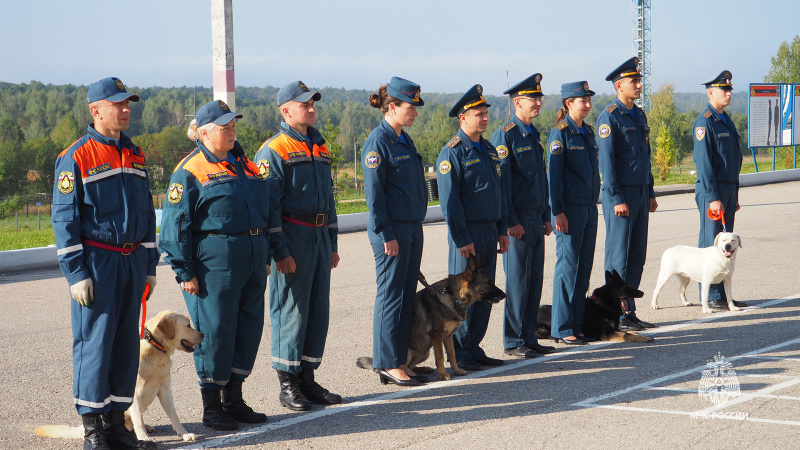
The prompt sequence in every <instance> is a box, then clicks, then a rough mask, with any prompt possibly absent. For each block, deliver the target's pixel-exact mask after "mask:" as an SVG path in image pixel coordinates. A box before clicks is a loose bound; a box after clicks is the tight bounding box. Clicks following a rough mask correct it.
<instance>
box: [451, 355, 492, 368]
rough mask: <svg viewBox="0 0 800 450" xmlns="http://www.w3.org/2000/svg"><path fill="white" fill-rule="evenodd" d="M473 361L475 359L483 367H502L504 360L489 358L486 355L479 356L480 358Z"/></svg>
mask: <svg viewBox="0 0 800 450" xmlns="http://www.w3.org/2000/svg"><path fill="white" fill-rule="evenodd" d="M472 359H474V360H475V362H476V363H478V364H480V365H482V366H502V365H503V360H502V359H496V358H489V357H488V356H486V355H483V356H479V357H474V358H472ZM459 367H460V366H459Z"/></svg>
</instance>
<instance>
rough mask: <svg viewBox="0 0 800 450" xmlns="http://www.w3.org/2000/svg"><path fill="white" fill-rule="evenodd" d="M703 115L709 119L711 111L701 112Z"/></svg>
mask: <svg viewBox="0 0 800 450" xmlns="http://www.w3.org/2000/svg"><path fill="white" fill-rule="evenodd" d="M703 117H705V118H706V119H710V118H711V111H706V112H704V113H703Z"/></svg>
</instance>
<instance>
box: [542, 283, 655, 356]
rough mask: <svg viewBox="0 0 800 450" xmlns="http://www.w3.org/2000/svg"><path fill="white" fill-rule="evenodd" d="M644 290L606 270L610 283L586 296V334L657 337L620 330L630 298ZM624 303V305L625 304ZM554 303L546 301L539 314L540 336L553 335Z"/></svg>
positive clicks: (617, 339) (637, 338) (615, 337)
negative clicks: (548, 303)
mask: <svg viewBox="0 0 800 450" xmlns="http://www.w3.org/2000/svg"><path fill="white" fill-rule="evenodd" d="M642 296H644V292H642V291H640V290H638V289H636V288H634V287H633V286H631V285H630V284H628V283H627V282H626V281H625V280H623V279H622V277H621V276H620V275H619V273H618V272H617V271H616V270H615V271H613V272H611V271H608V270H606V284H605V285H604V286H600V287H599V288H597V289H595V290H594V291H593V292H592V295H591V297H587V298H586V312H585V314H584V316H583V334H584V335H586V337H588V338H592V339H595V340H599V341H611V342H652V341H653V338H651V337H650V336H644V335H641V334H636V333H631V332H628V331H619V318H620V316H621V315H622V313H623V311H626V312H627V303H628V301H627V299H628V298H629V297H630V298H641V297H642ZM623 305H625V306H624V308H623ZM552 312H553V307H552V306H550V305H543V306H542V307H540V308H539V315H538V316H537V318H536V325H537V327H536V336H537V337H538V338H540V339H548V338H550V337H551V336H550V330H551V320H552Z"/></svg>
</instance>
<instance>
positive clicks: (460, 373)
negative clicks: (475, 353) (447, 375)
mask: <svg viewBox="0 0 800 450" xmlns="http://www.w3.org/2000/svg"><path fill="white" fill-rule="evenodd" d="M453 374H454V375H459V376H460V375H466V374H467V371H466V370H464V369H461V368H459V369H458V370H456V369H453Z"/></svg>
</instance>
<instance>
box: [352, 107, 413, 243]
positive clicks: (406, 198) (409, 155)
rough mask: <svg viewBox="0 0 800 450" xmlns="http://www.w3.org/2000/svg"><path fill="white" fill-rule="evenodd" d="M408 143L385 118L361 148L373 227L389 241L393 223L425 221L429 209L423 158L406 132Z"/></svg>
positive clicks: (372, 228)
mask: <svg viewBox="0 0 800 450" xmlns="http://www.w3.org/2000/svg"><path fill="white" fill-rule="evenodd" d="M401 133H403V137H405V139H406V142H408V144H404V143H403V141H401V140H400V138H399V137H398V136H397V133H395V132H394V129H392V127H391V125H389V123H388V122H386V121H385V120H382V121H381V124H380V125H379V126H378V127H377V128H375V129H374V130H372V133H370V135H369V137H368V138H367V141H366V142H365V143H364V148H363V149H362V150H361V155H362V166H363V172H364V193H365V194H366V197H367V208H368V209H369V229H370V230H371V231H372V232H374V233H375V234H377V235H378V236H380V237H381V239H383V242H389V241H392V240H394V239H395V236H394V231H393V230H392V222H393V221H395V222H408V223H413V222H422V221H423V220H424V219H425V213H426V212H427V209H428V198H427V192H426V190H425V175H424V170H423V168H422V157H421V156H420V155H419V154H418V153H417V148H416V147H415V146H414V141H412V140H411V137H410V136H409V135H408V134H407V133H406V132H405V131H401Z"/></svg>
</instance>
